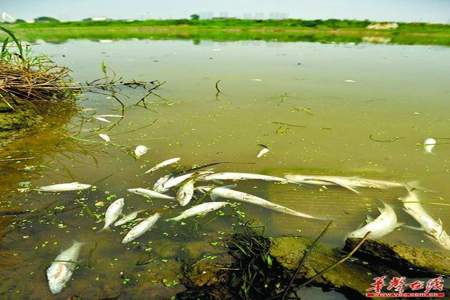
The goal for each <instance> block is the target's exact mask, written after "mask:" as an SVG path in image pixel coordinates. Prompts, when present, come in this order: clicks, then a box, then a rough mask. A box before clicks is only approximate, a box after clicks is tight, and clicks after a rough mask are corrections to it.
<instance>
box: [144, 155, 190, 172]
mask: <svg viewBox="0 0 450 300" xmlns="http://www.w3.org/2000/svg"><path fill="white" fill-rule="evenodd" d="M180 159H181V158H179V157H175V158H171V159H168V160H165V161H163V162H160V163H159V164H157V165H155V166H154V167H153V168H151V169H149V170H147V171H145V173H144V174H149V173H152V172H155V171H157V170H159V169H161V168H164V167H167V166H170V165H172V164H175V163H177V162H178V161H180Z"/></svg>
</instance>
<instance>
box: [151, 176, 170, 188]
mask: <svg viewBox="0 0 450 300" xmlns="http://www.w3.org/2000/svg"><path fill="white" fill-rule="evenodd" d="M171 177H172V175H170V174H168V175H165V176H163V177H161V178H159V179H158V180H156V182H155V184H154V185H153V190H154V191H158V192H160V191H161V190H162V188H163V187H162V186H163V184H164V183H165V182H167V180H169V179H170V178H171Z"/></svg>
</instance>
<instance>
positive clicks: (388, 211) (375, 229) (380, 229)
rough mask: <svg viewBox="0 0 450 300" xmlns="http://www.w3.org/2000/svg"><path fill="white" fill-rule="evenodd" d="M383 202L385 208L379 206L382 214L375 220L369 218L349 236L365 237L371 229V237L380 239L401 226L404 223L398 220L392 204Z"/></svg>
mask: <svg viewBox="0 0 450 300" xmlns="http://www.w3.org/2000/svg"><path fill="white" fill-rule="evenodd" d="M383 204H384V207H383V208H378V210H379V211H380V215H379V216H378V217H377V218H376V219H375V220H371V219H370V218H368V223H367V224H366V225H365V226H363V227H361V228H359V229H357V230H355V231H353V232H351V233H350V234H349V235H348V237H349V238H363V237H364V236H365V235H366V234H367V233H368V232H369V231H370V233H369V237H370V238H372V239H379V238H381V237H383V236H385V235H387V234H389V233H391V232H392V231H394V230H395V228H397V227H399V226H401V225H402V224H400V223H398V222H397V215H396V214H395V211H394V209H393V208H392V206H390V205H388V204H386V203H383Z"/></svg>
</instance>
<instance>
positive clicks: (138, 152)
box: [134, 145, 148, 158]
mask: <svg viewBox="0 0 450 300" xmlns="http://www.w3.org/2000/svg"><path fill="white" fill-rule="evenodd" d="M147 152H148V148H147V147H146V146H144V145H139V146H136V148H135V149H134V156H135V157H136V158H140V157H141V156H142V155H145V154H146V153H147Z"/></svg>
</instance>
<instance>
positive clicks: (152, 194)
mask: <svg viewBox="0 0 450 300" xmlns="http://www.w3.org/2000/svg"><path fill="white" fill-rule="evenodd" d="M128 191H129V192H130V193H133V194H136V195H139V196H144V197H146V198H157V199H167V200H172V199H175V198H174V197H172V196H167V195H164V194H161V193H158V192H155V191H152V190H148V189H143V188H136V189H128Z"/></svg>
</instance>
